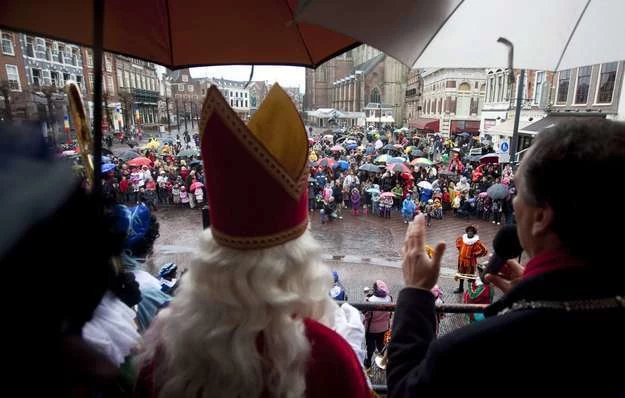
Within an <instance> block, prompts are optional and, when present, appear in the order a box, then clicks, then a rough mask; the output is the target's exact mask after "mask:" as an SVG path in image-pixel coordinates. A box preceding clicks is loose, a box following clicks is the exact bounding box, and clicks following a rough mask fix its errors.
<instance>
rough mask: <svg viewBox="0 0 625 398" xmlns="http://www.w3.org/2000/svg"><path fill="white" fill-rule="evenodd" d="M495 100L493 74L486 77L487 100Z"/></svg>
mask: <svg viewBox="0 0 625 398" xmlns="http://www.w3.org/2000/svg"><path fill="white" fill-rule="evenodd" d="M494 101H495V76H491V77H490V78H489V79H488V102H494Z"/></svg>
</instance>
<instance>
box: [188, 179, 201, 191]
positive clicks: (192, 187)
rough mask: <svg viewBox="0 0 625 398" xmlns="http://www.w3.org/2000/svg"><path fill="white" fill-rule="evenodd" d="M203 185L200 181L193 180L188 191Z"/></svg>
mask: <svg viewBox="0 0 625 398" xmlns="http://www.w3.org/2000/svg"><path fill="white" fill-rule="evenodd" d="M203 186H204V184H202V183H201V182H199V181H196V182H194V183H193V184H191V186H190V187H189V191H191V192H195V190H196V189H197V188H202V187H203Z"/></svg>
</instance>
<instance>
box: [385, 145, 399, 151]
mask: <svg viewBox="0 0 625 398" xmlns="http://www.w3.org/2000/svg"><path fill="white" fill-rule="evenodd" d="M400 147H401V146H400ZM382 150H383V151H396V150H397V148H396V147H395V145H393V144H386V145H384V146H383V147H382Z"/></svg>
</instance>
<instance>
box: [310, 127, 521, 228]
mask: <svg viewBox="0 0 625 398" xmlns="http://www.w3.org/2000/svg"><path fill="white" fill-rule="evenodd" d="M344 134H345V136H344V137H342V139H341V138H340V137H339V136H333V137H330V136H319V137H316V138H315V139H313V140H311V153H310V157H309V166H310V172H311V173H310V174H311V176H310V178H309V180H308V182H309V187H308V200H309V210H310V211H311V212H314V211H315V210H320V218H321V222H322V223H326V222H330V221H333V220H340V219H342V217H343V211H345V210H346V209H349V210H351V213H352V215H355V216H358V215H376V216H380V217H385V218H391V215H392V214H393V212H396V213H397V214H398V215H400V216H401V217H402V218H403V221H404V222H405V223H408V222H410V221H411V220H412V219H413V218H414V216H415V215H417V214H420V213H424V214H425V215H426V217H427V224H428V225H431V222H432V220H433V219H438V220H442V219H443V217H444V214H446V213H448V212H450V211H453V214H455V215H458V216H462V217H466V218H470V217H474V218H480V219H483V220H487V221H492V222H493V223H495V224H501V223H502V222H505V223H512V222H513V218H512V217H513V209H512V200H513V198H514V195H515V192H516V188H515V187H514V181H513V171H512V167H511V165H510V164H509V163H507V164H505V165H504V164H500V163H499V162H498V156H497V155H493V156H492V157H489V159H488V160H486V161H488V162H489V163H480V161H479V160H472V161H471V160H468V159H466V156H463V155H464V154H466V153H467V150H468V149H469V148H471V147H470V146H467V144H466V143H465V144H463V143H462V142H463V141H466V139H464V138H460V137H458V138H457V139H456V141H455V142H454V141H451V140H447V141H444V140H443V138H442V137H440V136H439V135H432V136H429V137H428V136H422V137H419V136H415V138H411V139H408V138H406V137H405V136H404V135H403V133H401V132H400V133H399V134H391V133H390V131H389V132H388V133H387V135H384V134H382V136H381V137H380V135H379V134H378V133H377V132H375V133H370V134H367V135H366V137H365V135H364V134H362V133H361V132H360V130H357V129H356V130H353V131H351V132H346V133H344ZM337 138H338V139H339V140H341V141H343V142H344V143H347V145H336V141H337ZM468 140H469V142H470V144H471V145H475V146H478V147H479V145H478V144H477V143H475V144H474V140H473V139H471V138H469V139H468ZM459 147H460V148H459ZM483 149H484V153H485V154H487V151H488V149H487V147H486V146H483ZM424 156H427V157H424ZM493 160H494V162H493ZM491 187H493V190H492V192H489V189H491Z"/></svg>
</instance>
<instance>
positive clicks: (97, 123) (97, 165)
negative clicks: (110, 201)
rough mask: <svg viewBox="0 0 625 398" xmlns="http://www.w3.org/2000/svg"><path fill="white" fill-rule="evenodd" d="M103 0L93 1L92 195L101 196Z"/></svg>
mask: <svg viewBox="0 0 625 398" xmlns="http://www.w3.org/2000/svg"><path fill="white" fill-rule="evenodd" d="M103 31H104V0H94V1H93V77H94V80H95V81H94V82H93V168H94V170H93V172H94V173H93V193H94V195H95V197H96V198H100V197H101V195H102V48H103V35H104V32H103Z"/></svg>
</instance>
